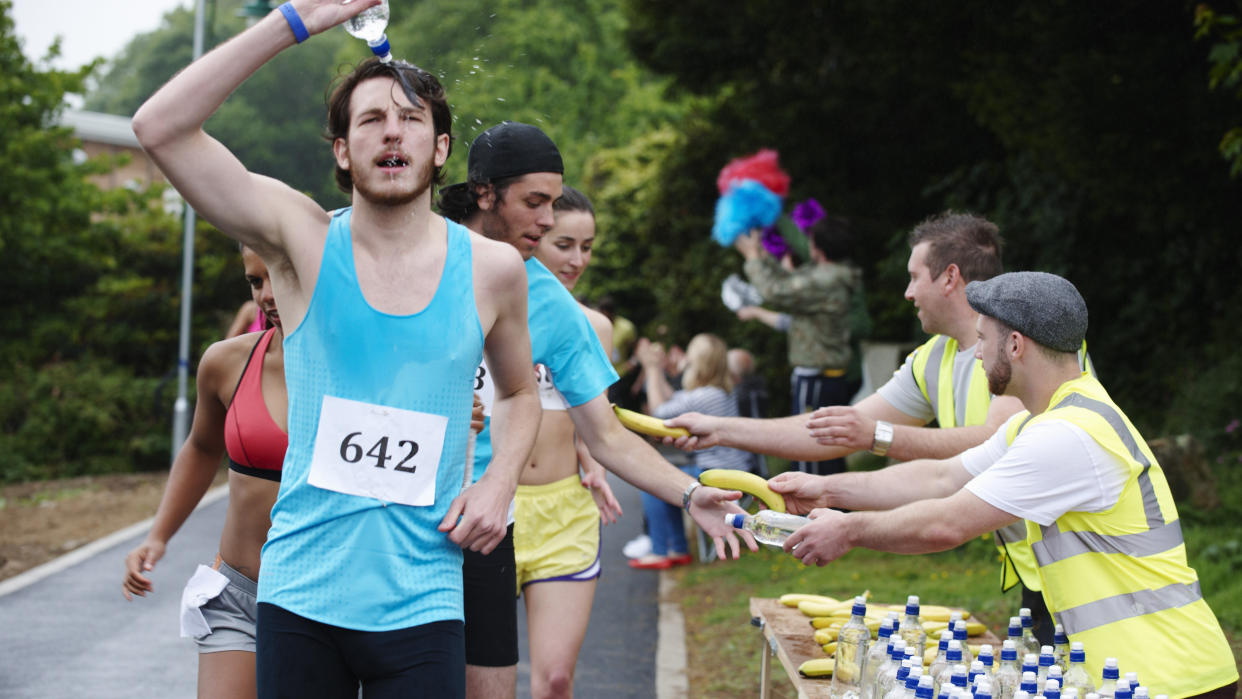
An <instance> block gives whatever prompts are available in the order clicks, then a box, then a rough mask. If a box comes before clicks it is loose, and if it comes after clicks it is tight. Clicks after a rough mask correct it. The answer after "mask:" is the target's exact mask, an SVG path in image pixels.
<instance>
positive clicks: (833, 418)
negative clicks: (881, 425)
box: [806, 405, 875, 451]
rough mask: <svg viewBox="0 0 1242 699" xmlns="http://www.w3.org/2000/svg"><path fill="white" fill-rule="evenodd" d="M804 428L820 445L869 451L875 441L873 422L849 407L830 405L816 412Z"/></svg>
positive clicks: (852, 407)
mask: <svg viewBox="0 0 1242 699" xmlns="http://www.w3.org/2000/svg"><path fill="white" fill-rule="evenodd" d="M806 428H807V430H809V431H810V433H811V436H812V437H814V438H815V441H817V442H819V443H820V444H823V445H825V446H830V447H847V448H849V449H853V450H855V451H867V450H869V449H871V445H872V442H873V441H874V439H875V420H874V419H872V418H870V417H867V416H866V415H863V414H862V413H860V412H858V409H857V408H855V407H854V406H851V405H832V406H828V407H825V408H820V409H818V410H816V411H815V412H813V413H811V418H810V419H809V420H807V423H806Z"/></svg>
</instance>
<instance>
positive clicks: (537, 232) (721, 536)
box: [438, 121, 756, 699]
mask: <svg viewBox="0 0 1242 699" xmlns="http://www.w3.org/2000/svg"><path fill="white" fill-rule="evenodd" d="M466 160H467V170H468V175H467V181H466V182H463V183H460V184H455V185H452V186H450V187H445V188H444V189H443V190H441V192H440V200H439V202H438V203H439V208H440V210H441V211H442V212H443V213H444V215H445V216H446V217H448V218H450V219H453V220H455V221H458V222H460V223H461V224H462V225H464V226H466V227H467V228H470V229H471V230H474V231H477V232H479V233H482V234H483V235H485V236H487V237H488V238H491V239H493V240H498V241H501V242H504V243H508V244H510V245H512V246H513V247H515V248H517V250H518V252H520V253H521V254H522V257H523V259H525V260H526V284H527V295H528V303H527V322H528V324H529V326H530V329H531V333H530V337H531V355H532V357H533V359H534V362H535V363H536V364H542V365H543V366H544V367H545V368H546V369H547V371H548V373H549V374H550V375H551V378H552V383H553V385H554V386H555V388H556V390H557V391H558V392H560V394H561V395H562V396H563V397H564V399H565V402H566V403H567V404H568V405H569V409H568V412H569V416H570V418H571V419H572V420H573V423H574V427H575V428H576V430H577V433H578V434H579V435H581V437H582V439H583V441H584V442H585V443H586V445H587V447H588V448H590V450H591V454H592V455H594V456H595V457H596V459H597V460H599V462H600V463H602V464H603V465H604V467H605V468H607V469H608V470H610V471H612V472H614V473H616V474H617V475H619V476H621V477H622V478H624V479H625V480H627V481H629V482H630V483H632V484H634V485H635V486H637V487H638V488H641V489H642V490H645V491H647V492H649V493H651V494H652V495H655V496H656V497H658V498H660V499H662V500H664V501H666V502H669V503H672V504H676V505H682V506H684V507H685V508H686V509H687V510H688V511H689V512H690V515H691V517H693V518H694V519H695V521H696V522H697V523H698V524H699V526H700V527H702V529H703V531H705V532H707V533H708V534H709V535H711V536H712V537H713V538H714V540H715V544H716V552H717V554H718V555H719V556H720V557H721V558H724V557H725V542H726V541H727V542H728V543H729V546H730V547H731V548H732V551H733V556H734V557H735V558H736V557H737V555H738V544H737V541H738V539H737V537H736V535H735V534H734V531H733V529H732V528H731V527H729V526H728V525H726V524H725V523H724V517H723V515H724V514H726V513H729V512H742V510H741V509H740V508H738V507H737V505H735V504H733V503H732V502H730V501H731V500H734V499H736V498H738V497H739V495H738V494H737V493H729V492H727V491H723V490H718V489H716V488H707V487H702V488H700V487H699V486H698V481H696V480H694V479H693V478H691V477H690V476H688V475H686V474H685V473H682V472H681V471H680V470H679V469H677V468H676V467H674V466H673V465H672V464H670V463H668V462H667V461H665V460H664V458H663V457H661V456H660V455H659V453H658V452H657V451H656V450H655V449H654V448H652V447H651V445H650V444H648V443H647V442H646V441H644V440H643V439H642V438H641V437H639V436H638V435H636V434H634V433H633V432H630V431H629V430H627V429H625V428H624V427H622V426H621V423H620V422H619V421H618V420H617V417H616V415H615V413H613V411H612V408H611V406H610V404H609V402H608V393H607V391H608V387H609V386H610V385H612V383H613V382H614V381H616V380H617V374H616V372H615V371H614V370H613V368H612V363H611V361H610V360H609V357H608V354H607V353H606V352H605V351H604V348H603V347H602V346H601V345H600V342H599V337H598V336H597V335H596V334H595V330H594V329H593V328H592V327H591V324H590V322H589V321H588V320H587V318H586V316H585V315H584V314H583V313H582V309H581V306H579V304H578V302H577V301H576V300H574V297H573V296H572V295H570V293H569V291H568V290H567V289H566V288H565V286H564V284H562V283H561V281H560V280H559V279H557V278H556V276H554V275H553V274H552V273H551V272H549V271H548V269H547V267H544V266H543V263H541V262H540V261H539V260H538V259H537V258H535V257H534V252H535V247H536V246H538V245H539V241H540V240H541V239H542V238H543V236H544V234H546V233H547V232H548V230H550V229H551V228H552V226H553V225H554V223H555V219H554V218H553V210H552V205H553V203H554V202H555V201H556V200H557V199H559V198H560V197H561V193H562V189H563V183H562V172H563V171H564V167H563V165H562V162H561V154H560V151H558V150H557V148H556V144H554V143H553V142H552V139H551V138H548V136H547V134H545V133H544V132H543V131H542V130H540V129H539V128H538V127H536V126H531V125H530V124H522V123H519V122H515V121H506V122H503V123H501V124H498V125H496V126H493V127H492V128H490V129H488V130H486V131H484V132H483V133H481V134H479V136H478V138H476V139H475V140H474V142H473V143H472V144H471V145H470V152H469V154H468V155H467V158H466ZM489 384H490V372H489V369H488V367H487V366H486V364H484V365H482V366H480V367H479V370H478V372H477V374H476V384H475V386H476V390H478V392H479V393H480V395H481V396H482V398H483V402H484V414H485V416H486V415H487V414H488V412H489V411H488V403H489V401H490V397H491V395H492V391H491V390H490V387H489ZM486 419H487V418H486V417H485V420H486ZM485 424H486V427H485V428H484V431H483V432H482V433H480V434H479V436H478V443H477V445H476V448H475V452H474V473H473V477H474V479H478V478H479V477H480V476H481V475H482V474H483V472H484V469H485V468H486V469H488V471H491V470H492V469H493V468H494V467H489V466H488V463H489V462H490V461H491V457H492V447H491V441H490V439H489V432H490V421H488V422H486V423H485ZM523 465H525V464H523ZM506 475H507V477H508V478H509V479H511V481H512V484H513V485H515V486H516V484H517V479H518V475H519V474H518V472H516V471H515V472H513V473H509V474H506ZM510 492H513V491H512V490H510ZM510 521H512V520H510ZM746 543H747V544H748V545H749V546H750V547H751V549H752V550H753V549H755V548H756V547H755V544H754V542H753V541H750V540H746ZM514 554H515V552H514V547H513V526H512V524H511V525H510V526H509V531H508V534H507V535H506V536H505V539H504V540H503V542H502V543H501V545H500V546H498V547H497V548H496V549H495V550H494V551H491V552H490V553H488V554H486V555H484V554H482V553H478V552H474V551H466V552H465V557H464V561H463V568H462V571H463V583H464V599H465V617H466V623H465V630H466V696H467V697H487V698H488V699H493V698H504V697H512V696H514V694H515V688H516V683H517V662H518V636H517V607H516V604H515V600H514V590H515V589H516V588H517V581H516V575H515V566H516V564H515V559H514ZM588 567H589V566H588ZM526 594H528V595H529V594H530V593H529V591H528V592H527V593H526ZM537 594H541V593H537ZM528 599H529V598H528ZM560 601H562V602H563V601H564V599H563V598H562V600H560ZM570 607H572V605H570ZM567 613H571V612H567ZM545 650H547V649H545ZM562 650H563V649H562ZM573 652H574V653H575V654H576V652H577V650H576V648H575V649H574V651H573ZM570 681H571V682H572V675H571V677H570Z"/></svg>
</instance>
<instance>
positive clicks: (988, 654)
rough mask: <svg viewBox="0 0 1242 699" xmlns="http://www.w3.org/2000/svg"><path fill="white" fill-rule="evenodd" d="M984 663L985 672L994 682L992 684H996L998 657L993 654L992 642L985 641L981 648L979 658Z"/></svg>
mask: <svg viewBox="0 0 1242 699" xmlns="http://www.w3.org/2000/svg"><path fill="white" fill-rule="evenodd" d="M977 660H979V661H980V662H982V663H983V673H984V674H985V675H987V677H988V680H990V681H991V682H992V686H993V687H995V686H996V657H995V656H993V655H992V644H990V643H985V644H983V645H982V646H981V647H980V648H979V657H978V658H977Z"/></svg>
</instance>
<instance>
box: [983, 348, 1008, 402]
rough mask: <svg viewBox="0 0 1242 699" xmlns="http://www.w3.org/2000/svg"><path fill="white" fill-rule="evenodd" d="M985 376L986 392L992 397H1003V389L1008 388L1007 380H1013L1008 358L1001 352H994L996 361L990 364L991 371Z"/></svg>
mask: <svg viewBox="0 0 1242 699" xmlns="http://www.w3.org/2000/svg"><path fill="white" fill-rule="evenodd" d="M986 374H987V377H988V392H989V393H991V394H992V395H994V396H1003V395H1005V389H1006V388H1009V380H1010V379H1012V378H1013V365H1012V364H1010V363H1009V357H1007V356H1005V352H1004V351H1003V350H1000V349H998V350H997V351H996V361H995V362H993V363H992V368H991V370H989V371H987V372H986Z"/></svg>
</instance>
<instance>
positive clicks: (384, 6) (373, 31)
mask: <svg viewBox="0 0 1242 699" xmlns="http://www.w3.org/2000/svg"><path fill="white" fill-rule="evenodd" d="M353 1H354V0H345V2H347V3H348V2H353ZM386 29H388V0H383V2H381V3H380V4H379V5H376V6H375V7H372V8H369V9H366V10H363V11H362V12H360V13H358V14H357V15H356V16H354V17H351V18H349V19H347V20H345V31H347V32H349V35H350V36H352V37H354V38H355V39H362V40H363V41H365V42H367V46H368V47H370V49H371V53H373V54H375V55H376V56H379V59H380V61H382V62H384V63H388V62H389V61H391V60H392V52H391V51H390V49H389V47H388V35H386V34H385V33H384V31H385V30H386Z"/></svg>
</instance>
